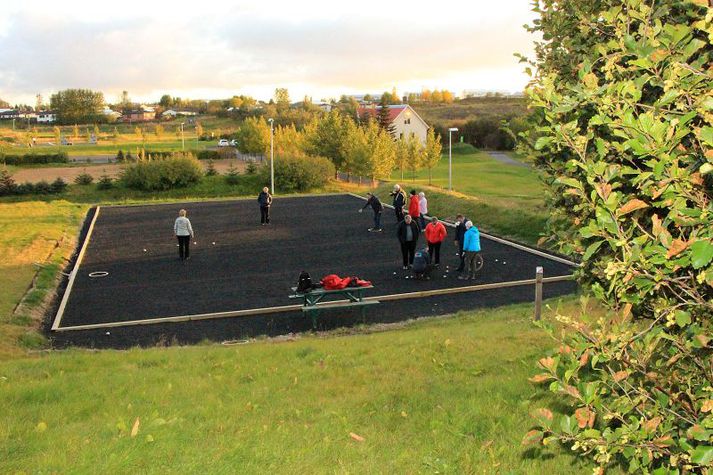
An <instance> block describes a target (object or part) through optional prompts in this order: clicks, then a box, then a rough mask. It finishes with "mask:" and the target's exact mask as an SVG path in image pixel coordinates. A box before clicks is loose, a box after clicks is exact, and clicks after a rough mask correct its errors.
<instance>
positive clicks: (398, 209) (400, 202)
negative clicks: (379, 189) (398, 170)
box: [390, 185, 406, 223]
mask: <svg viewBox="0 0 713 475" xmlns="http://www.w3.org/2000/svg"><path fill="white" fill-rule="evenodd" d="M390 196H393V197H394V201H393V203H392V204H393V206H394V213H395V214H396V222H397V223H400V222H401V221H403V220H404V205H405V204H406V195H404V192H403V190H402V189H401V187H400V186H399V185H394V191H392V192H391V193H390Z"/></svg>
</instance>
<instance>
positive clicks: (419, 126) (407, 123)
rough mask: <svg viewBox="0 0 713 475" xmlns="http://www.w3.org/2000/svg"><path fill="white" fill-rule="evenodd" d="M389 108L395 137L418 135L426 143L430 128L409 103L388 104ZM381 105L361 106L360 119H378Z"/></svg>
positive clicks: (358, 113) (358, 112)
mask: <svg viewBox="0 0 713 475" xmlns="http://www.w3.org/2000/svg"><path fill="white" fill-rule="evenodd" d="M387 107H388V108H389V121H390V122H391V124H392V125H393V126H394V135H395V136H394V138H396V139H400V140H403V139H405V138H408V137H410V136H413V137H418V139H419V140H420V141H421V143H422V144H425V143H426V135H428V129H429V128H430V127H429V126H428V124H427V123H426V121H424V120H423V119H422V118H421V116H419V115H418V114H417V113H416V111H415V110H413V108H412V107H411V106H410V105H408V104H397V105H390V106H387ZM380 109H381V107H379V106H376V105H372V106H370V107H359V108H358V109H357V115H358V116H359V119H361V120H365V119H368V118H369V117H371V118H372V119H377V117H378V116H379V110H380Z"/></svg>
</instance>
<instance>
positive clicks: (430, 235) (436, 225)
mask: <svg viewBox="0 0 713 475" xmlns="http://www.w3.org/2000/svg"><path fill="white" fill-rule="evenodd" d="M425 234H426V242H427V243H428V254H429V255H430V256H431V262H433V264H434V265H435V266H439V265H441V243H443V240H444V239H446V236H447V235H448V232H447V231H446V227H445V226H444V225H443V223H441V222H440V221H438V218H436V217H435V216H434V217H433V218H431V222H430V223H428V226H426V231H425Z"/></svg>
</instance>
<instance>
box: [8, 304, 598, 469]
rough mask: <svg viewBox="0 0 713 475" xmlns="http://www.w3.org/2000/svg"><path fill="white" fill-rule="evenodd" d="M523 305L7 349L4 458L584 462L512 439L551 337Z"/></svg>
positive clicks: (563, 465)
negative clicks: (335, 327) (33, 351)
mask: <svg viewBox="0 0 713 475" xmlns="http://www.w3.org/2000/svg"><path fill="white" fill-rule="evenodd" d="M530 316H531V308H530V306H528V305H520V306H512V307H504V308H501V309H498V310H488V311H481V312H476V313H469V314H463V315H459V316H456V317H455V318H449V319H436V320H428V321H420V322H417V323H414V324H411V325H407V326H406V327H404V328H401V329H392V330H390V331H386V332H381V333H372V334H354V335H351V336H332V337H314V336H309V337H304V338H298V339H297V340H296V341H289V342H285V341H282V342H281V341H279V340H274V341H258V342H254V343H250V344H246V345H238V346H232V347H223V346H220V345H213V346H197V347H185V348H178V347H173V348H156V349H149V350H139V349H136V350H130V351H101V352H90V351H85V350H71V351H64V352H60V353H57V354H49V355H43V356H42V357H38V358H34V359H22V360H14V361H10V362H6V363H4V364H3V365H2V366H1V367H0V400H2V401H3V405H4V410H3V411H2V412H0V472H4V473H5V472H14V471H21V470H25V471H37V472H43V473H44V472H70V471H72V472H94V471H101V472H104V473H136V472H140V473H166V472H182V473H185V472H189V473H193V472H199V471H204V472H205V471H207V472H209V473H232V472H235V471H236V470H239V471H240V472H242V473H265V472H269V471H275V472H286V473H333V472H349V473H414V472H431V473H433V472H437V473H444V472H446V473H486V472H487V473H492V472H493V471H496V472H501V473H550V474H557V473H573V472H579V471H581V470H585V468H584V467H582V466H580V465H578V464H577V461H576V459H574V458H573V457H572V456H571V455H569V454H568V453H567V452H566V451H564V452H560V453H558V454H556V455H554V456H552V457H551V458H550V457H549V456H548V457H539V456H538V455H539V454H538V453H535V452H532V451H527V450H525V449H524V448H523V447H521V446H520V440H521V438H522V436H523V434H524V432H525V431H526V430H527V427H528V426H529V425H530V424H531V419H530V418H529V416H528V413H529V412H530V411H531V410H532V409H534V408H536V407H540V406H541V405H543V404H545V403H551V400H549V399H548V398H549V396H547V395H546V393H545V392H544V391H543V390H538V389H536V388H534V387H532V386H531V385H530V384H529V383H528V382H527V377H528V376H530V375H532V374H533V373H534V372H535V371H536V370H535V366H534V363H535V361H536V360H537V358H539V357H540V356H541V355H542V354H543V353H544V352H545V350H546V348H548V347H549V346H550V345H551V342H550V341H549V340H548V339H547V338H546V337H545V336H544V334H543V333H542V332H541V331H540V330H538V329H536V328H535V327H533V325H532V324H531V323H530V321H529V318H530ZM89 381H91V384H87V382H89ZM543 398H544V399H547V400H546V401H544V400H543ZM137 419H138V420H139V421H140V422H139V427H138V433H137V434H136V436H135V437H132V436H131V430H132V427H133V425H134V423H135V421H136V420H137ZM350 433H355V434H358V435H359V436H361V437H363V438H364V439H365V440H364V441H363V442H358V441H356V440H353V439H352V438H351V437H350ZM587 471H588V470H587Z"/></svg>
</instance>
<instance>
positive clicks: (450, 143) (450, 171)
mask: <svg viewBox="0 0 713 475" xmlns="http://www.w3.org/2000/svg"><path fill="white" fill-rule="evenodd" d="M453 132H458V129H457V128H455V127H451V128H449V129H448V191H453V165H452V163H453V139H452V138H451V133H453Z"/></svg>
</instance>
